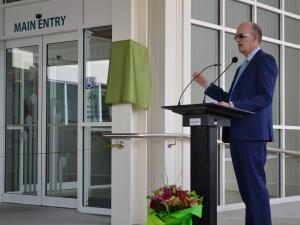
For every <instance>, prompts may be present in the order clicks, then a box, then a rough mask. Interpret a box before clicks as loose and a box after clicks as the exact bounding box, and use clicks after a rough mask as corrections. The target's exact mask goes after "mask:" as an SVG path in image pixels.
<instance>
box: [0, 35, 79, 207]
mask: <svg viewBox="0 0 300 225" xmlns="http://www.w3.org/2000/svg"><path fill="white" fill-rule="evenodd" d="M78 37H79V35H78V31H73V32H68V33H59V34H47V35H44V36H38V37H30V38H20V39H14V40H8V41H5V42H4V65H5V69H4V78H3V81H4V84H3V86H5V88H4V90H3V93H4V104H6V50H7V49H9V48H18V47H27V46H38V50H39V65H40V66H39V75H38V76H39V81H38V83H39V87H38V91H39V93H38V94H39V96H38V159H37V160H38V162H37V169H38V171H37V176H38V177H37V188H36V189H37V195H35V196H31V195H22V194H14V193H5V192H4V190H5V184H4V182H3V198H2V199H3V202H10V203H21V204H32V205H45V206H57V207H64V208H77V207H78V205H79V204H78V199H79V193H80V190H81V185H79V184H78V182H79V179H77V185H76V186H77V198H74V199H72V198H61V197H48V196H46V195H45V194H46V189H45V188H46V129H47V114H46V109H47V103H46V99H47V44H51V43H59V42H67V41H77V42H78V45H77V47H78V59H79V54H80V51H79V38H78ZM79 62H80V61H78V80H79V83H78V88H79V87H80V76H79V68H80V67H79V64H80V63H79ZM78 97H79V96H78ZM5 108H6V107H4V109H3V110H2V113H3V118H4V122H3V124H4V126H3V128H4V129H3V140H4V142H3V144H2V146H3V148H2V149H3V163H2V165H3V167H2V171H3V172H2V175H1V176H2V177H3V179H2V180H3V181H5V137H6V136H5V135H6V128H5V123H6V122H5ZM78 123H79V121H78ZM77 127H78V126H77ZM77 131H78V129H77ZM78 138H79V136H78ZM76 142H78V140H76ZM78 149H79V147H78V146H77V149H76V151H78ZM77 155H78V154H77ZM77 157H78V156H77ZM77 161H78V159H77ZM78 166H79V165H77V173H78V172H79V169H78ZM78 177H79V175H78V174H77V178H78Z"/></svg>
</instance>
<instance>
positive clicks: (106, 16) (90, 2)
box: [83, 0, 112, 27]
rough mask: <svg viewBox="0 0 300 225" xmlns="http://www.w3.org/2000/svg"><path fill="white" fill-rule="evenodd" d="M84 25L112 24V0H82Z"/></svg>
mask: <svg viewBox="0 0 300 225" xmlns="http://www.w3.org/2000/svg"><path fill="white" fill-rule="evenodd" d="M83 8H84V27H92V26H105V25H111V24H112V0H84V6H83Z"/></svg>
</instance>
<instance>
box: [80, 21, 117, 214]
mask: <svg viewBox="0 0 300 225" xmlns="http://www.w3.org/2000/svg"><path fill="white" fill-rule="evenodd" d="M111 42H112V27H111V26H107V27H100V28H95V29H89V30H85V32H84V65H85V68H84V91H83V94H84V121H85V122H89V123H93V125H94V124H96V125H97V126H98V127H96V126H92V127H90V126H89V127H87V126H86V127H84V128H83V132H84V137H83V143H84V146H83V202H82V205H83V206H84V207H95V208H107V209H109V208H111V146H110V144H111V141H110V140H109V139H104V138H103V133H110V132H111V127H103V122H111V111H110V108H109V107H108V106H106V105H105V104H104V99H105V94H106V82H107V76H108V66H109V56H110V48H111Z"/></svg>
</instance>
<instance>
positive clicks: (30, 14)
mask: <svg viewBox="0 0 300 225" xmlns="http://www.w3.org/2000/svg"><path fill="white" fill-rule="evenodd" d="M243 21H254V22H256V23H258V24H259V25H260V26H261V27H262V30H263V41H262V48H263V49H264V50H265V51H266V52H269V53H271V54H272V55H273V56H274V57H275V59H276V61H277V63H278V66H279V71H280V74H279V76H278V80H277V84H276V91H275V96H274V99H273V120H274V121H273V122H274V127H273V128H274V136H275V141H274V142H273V143H270V144H269V147H270V148H273V149H274V148H275V149H279V150H280V149H287V150H292V151H294V152H296V153H297V152H300V142H299V140H300V138H299V136H300V124H299V123H300V119H299V110H300V105H299V102H300V101H299V98H300V92H299V89H298V88H297V87H298V85H299V75H298V73H299V71H300V66H299V65H300V36H299V30H300V4H299V3H298V1H297V0H209V1H208V0H191V1H183V0H19V1H16V0H14V1H13V0H10V1H8V0H3V1H1V2H0V86H1V87H0V91H1V94H0V96H1V97H0V104H1V105H2V107H1V109H0V116H1V120H0V140H1V141H0V143H1V145H0V168H1V169H0V179H1V182H0V193H1V198H0V201H2V202H14V203H23V204H36V205H47V206H59V207H69V208H77V209H78V210H79V211H82V212H87V213H96V214H102V215H111V212H112V211H113V212H115V213H113V215H112V224H125V223H126V224H138V223H142V221H145V218H146V212H147V210H146V209H147V201H146V198H145V196H146V195H147V193H149V192H150V191H151V190H153V189H155V188H157V187H158V186H160V185H162V184H163V183H169V184H172V183H176V184H178V185H182V186H184V187H186V188H189V183H190V178H189V165H190V163H189V161H190V159H189V158H190V155H189V141H188V140H186V139H176V140H175V141H174V140H173V139H172V138H166V139H139V140H137V139H134V138H128V139H113V140H110V139H108V138H105V137H104V136H103V134H107V133H156V134H166V133H167V134H168V133H178V134H189V130H188V129H187V128H183V127H182V121H181V117H180V116H178V115H175V114H173V113H171V112H167V111H164V110H162V109H161V106H163V105H174V104H177V102H178V98H179V96H180V94H181V91H182V90H183V88H184V87H185V86H186V85H187V84H188V83H189V81H190V80H191V74H192V72H193V71H199V70H201V69H202V68H203V67H205V66H206V65H209V64H213V63H221V64H222V66H221V67H220V68H219V69H216V70H213V69H212V70H210V71H208V72H206V73H207V75H208V77H209V79H211V80H214V79H215V78H216V77H217V75H218V74H219V73H220V72H221V71H223V70H224V69H225V67H226V66H227V65H228V64H229V63H230V62H231V59H232V57H233V56H237V57H238V58H239V62H241V61H242V60H243V56H242V55H241V54H240V53H238V49H237V47H236V43H235V42H234V39H233V36H234V34H235V31H236V30H235V29H236V27H237V26H238V24H239V23H241V22H243ZM125 39H133V40H136V41H138V42H140V43H142V44H143V45H145V46H147V47H148V49H149V58H150V68H151V81H152V93H151V105H150V108H149V110H147V111H145V110H141V109H139V108H136V107H135V106H132V105H130V104H118V105H114V106H112V107H108V106H107V105H105V104H104V98H105V92H106V80H107V73H108V66H109V55H110V46H111V43H112V42H113V41H118V40H125ZM238 65H239V63H237V65H233V66H232V67H231V68H230V69H229V70H228V71H227V72H226V73H225V74H224V76H223V77H222V78H221V80H220V86H222V87H223V88H225V89H228V88H229V85H230V83H231V81H232V79H233V75H234V71H235V70H236V68H237V66H238ZM202 99H203V90H202V89H201V88H200V87H198V86H196V85H192V86H191V88H190V89H188V90H187V92H186V93H185V94H184V96H183V99H182V103H184V104H190V103H199V102H202ZM120 141H122V144H123V145H124V147H123V149H122V150H119V151H118V150H117V148H116V145H115V144H119V143H120ZM170 143H172V144H174V143H175V145H169V144H170ZM278 152H279V153H278ZM278 152H276V151H273V152H272V153H270V154H269V155H268V159H267V163H266V172H267V178H268V189H269V192H270V198H271V202H272V203H276V202H282V201H294V200H299V199H300V161H299V157H295V156H293V155H288V154H286V153H284V152H280V151H278ZM217 160H218V165H219V166H218V188H219V189H218V204H219V209H221V210H222V209H226V208H229V209H230V208H236V207H242V204H241V198H240V196H239V192H238V188H237V183H236V180H235V176H234V173H233V169H232V165H231V158H230V152H229V151H228V148H227V147H226V146H224V145H220V146H219V151H218V159H217ZM111 209H113V210H112V211H111ZM124 221H126V222H124Z"/></svg>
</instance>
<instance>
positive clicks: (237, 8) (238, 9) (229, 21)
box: [225, 0, 252, 29]
mask: <svg viewBox="0 0 300 225" xmlns="http://www.w3.org/2000/svg"><path fill="white" fill-rule="evenodd" d="M225 7H226V26H228V27H231V28H235V29H236V28H237V26H238V25H239V24H240V23H241V22H243V21H251V12H252V7H251V5H248V4H245V3H241V2H237V1H233V0H226V5H225Z"/></svg>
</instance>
